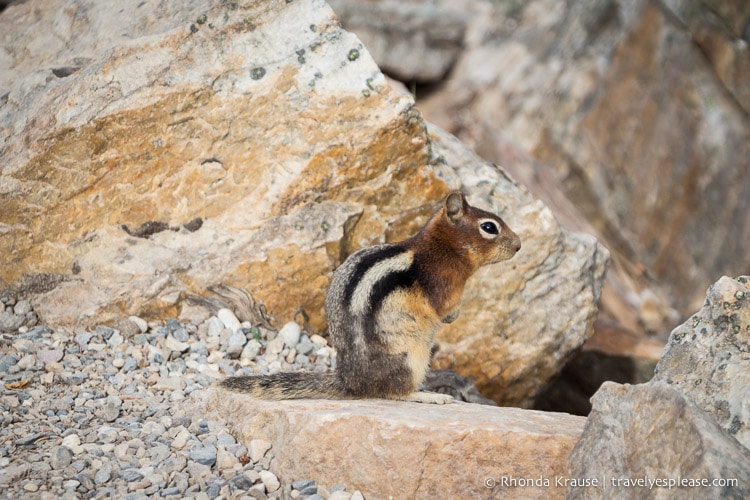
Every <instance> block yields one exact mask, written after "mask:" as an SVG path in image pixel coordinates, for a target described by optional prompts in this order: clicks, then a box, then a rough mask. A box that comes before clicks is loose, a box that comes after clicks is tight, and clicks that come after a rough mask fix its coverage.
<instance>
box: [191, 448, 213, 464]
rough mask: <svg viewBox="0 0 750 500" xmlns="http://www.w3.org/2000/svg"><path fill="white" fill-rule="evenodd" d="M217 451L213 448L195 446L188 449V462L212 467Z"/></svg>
mask: <svg viewBox="0 0 750 500" xmlns="http://www.w3.org/2000/svg"><path fill="white" fill-rule="evenodd" d="M216 454H217V450H216V447H215V446H212V445H208V446H201V445H196V446H193V447H192V448H190V460H194V461H196V462H198V463H199V464H202V465H209V466H210V465H213V464H215V463H216Z"/></svg>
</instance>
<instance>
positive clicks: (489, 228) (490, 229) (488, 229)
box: [479, 221, 499, 234]
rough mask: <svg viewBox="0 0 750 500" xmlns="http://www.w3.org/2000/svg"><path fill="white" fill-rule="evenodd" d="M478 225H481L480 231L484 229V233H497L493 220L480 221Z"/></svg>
mask: <svg viewBox="0 0 750 500" xmlns="http://www.w3.org/2000/svg"><path fill="white" fill-rule="evenodd" d="M479 227H481V228H482V231H484V232H485V233H489V234H498V233H499V231H498V230H497V224H495V223H494V222H489V221H486V222H482V223H481V224H479Z"/></svg>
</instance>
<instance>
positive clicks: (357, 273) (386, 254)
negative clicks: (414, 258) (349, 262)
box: [344, 245, 404, 307]
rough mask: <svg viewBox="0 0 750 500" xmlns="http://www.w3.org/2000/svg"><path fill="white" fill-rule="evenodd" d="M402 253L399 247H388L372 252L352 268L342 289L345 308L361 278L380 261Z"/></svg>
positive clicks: (402, 250)
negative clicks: (352, 270) (350, 274)
mask: <svg viewBox="0 0 750 500" xmlns="http://www.w3.org/2000/svg"><path fill="white" fill-rule="evenodd" d="M403 252H404V249H403V248H402V247H401V246H400V245H388V246H386V247H383V248H381V249H379V250H378V251H377V252H373V253H371V254H369V255H367V256H365V257H363V258H362V260H360V261H359V262H358V263H357V267H355V268H354V272H353V273H352V276H351V278H350V279H349V282H348V283H347V284H346V288H345V289H344V303H345V304H346V305H347V307H348V306H349V304H350V303H351V301H352V295H354V290H356V289H357V285H359V282H360V281H361V280H362V277H363V276H364V275H365V273H366V272H367V271H368V270H369V269H370V268H371V267H372V266H374V265H375V264H377V263H378V262H380V261H381V260H384V259H390V258H391V257H395V256H396V255H399V254H401V253H403Z"/></svg>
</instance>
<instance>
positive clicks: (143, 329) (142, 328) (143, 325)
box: [128, 316, 148, 333]
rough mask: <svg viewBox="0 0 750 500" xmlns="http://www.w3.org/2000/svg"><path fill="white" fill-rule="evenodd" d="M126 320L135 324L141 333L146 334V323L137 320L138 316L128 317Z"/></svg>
mask: <svg viewBox="0 0 750 500" xmlns="http://www.w3.org/2000/svg"><path fill="white" fill-rule="evenodd" d="M128 319H129V320H130V321H132V322H133V323H135V324H136V326H137V327H138V329H139V330H140V331H141V333H146V332H147V331H148V323H147V322H146V320H145V319H142V318H139V317H138V316H130V317H128Z"/></svg>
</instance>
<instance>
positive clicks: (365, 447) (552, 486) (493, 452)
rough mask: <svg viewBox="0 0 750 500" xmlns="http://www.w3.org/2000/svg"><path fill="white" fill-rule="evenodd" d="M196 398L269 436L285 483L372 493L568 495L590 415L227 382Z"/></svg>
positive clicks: (258, 435)
mask: <svg viewBox="0 0 750 500" xmlns="http://www.w3.org/2000/svg"><path fill="white" fill-rule="evenodd" d="M191 398H192V404H194V405H195V406H196V407H197V408H196V411H197V412H198V413H200V414H202V415H204V417H205V418H215V419H218V420H224V421H227V422H229V423H230V425H231V426H233V430H234V434H235V436H236V437H237V439H238V441H239V442H241V443H244V444H245V445H246V446H247V445H248V444H249V443H250V441H251V440H254V439H262V440H265V441H268V442H270V443H271V444H272V449H271V453H273V457H274V458H273V460H272V462H271V469H272V471H274V473H276V474H277V475H278V476H279V478H280V479H281V480H282V481H285V480H290V479H292V478H300V477H305V478H311V479H314V480H315V481H316V482H317V483H318V484H325V485H333V484H336V483H339V484H345V485H347V487H348V488H353V489H359V490H360V491H362V492H363V493H364V495H365V498H367V499H368V500H369V499H374V498H389V497H392V498H540V497H545V498H549V497H550V496H552V497H559V498H562V496H563V494H564V487H561V486H558V485H556V480H557V478H562V479H564V478H565V477H566V460H567V457H568V454H569V453H570V451H571V449H572V448H573V446H574V445H575V443H576V441H577V440H578V438H579V436H580V435H581V432H582V430H583V426H584V423H585V421H586V419H585V418H583V417H576V416H572V415H567V414H562V413H544V412H538V411H532V410H522V409H518V408H496V407H488V406H483V405H474V404H468V403H454V404H450V405H444V406H443V405H425V404H418V403H405V402H399V401H388V400H366V401H362V400H358V401H327V400H296V401H264V400H258V399H253V398H250V397H248V396H244V395H241V394H234V393H229V392H226V391H224V390H222V389H218V388H212V389H209V390H207V391H200V392H199V393H193V395H192V396H191Z"/></svg>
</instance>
